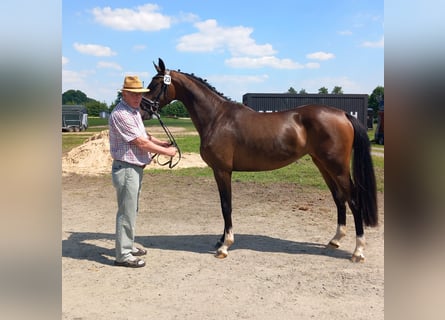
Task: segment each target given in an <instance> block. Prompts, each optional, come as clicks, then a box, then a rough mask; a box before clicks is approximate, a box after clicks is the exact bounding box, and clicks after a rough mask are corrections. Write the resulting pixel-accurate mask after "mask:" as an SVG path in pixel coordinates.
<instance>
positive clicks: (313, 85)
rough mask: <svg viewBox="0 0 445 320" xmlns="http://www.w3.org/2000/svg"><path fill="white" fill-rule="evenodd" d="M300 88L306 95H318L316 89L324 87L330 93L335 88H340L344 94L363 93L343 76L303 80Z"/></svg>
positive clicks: (356, 85) (354, 83) (355, 84)
mask: <svg viewBox="0 0 445 320" xmlns="http://www.w3.org/2000/svg"><path fill="white" fill-rule="evenodd" d="M300 86H301V87H302V88H305V89H306V91H307V92H308V93H318V89H320V88H321V87H326V88H328V90H329V92H331V90H332V89H334V87H335V86H339V87H341V88H342V90H343V92H344V93H363V90H362V88H361V87H360V86H359V85H358V84H357V83H356V82H354V81H353V80H351V79H349V78H348V77H345V76H343V77H335V78H332V77H324V78H316V79H308V80H303V81H301V83H300Z"/></svg>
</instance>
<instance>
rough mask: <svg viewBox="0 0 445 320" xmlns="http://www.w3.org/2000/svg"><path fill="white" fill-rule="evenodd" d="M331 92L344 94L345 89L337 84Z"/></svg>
mask: <svg viewBox="0 0 445 320" xmlns="http://www.w3.org/2000/svg"><path fill="white" fill-rule="evenodd" d="M331 94H343V90H342V89H341V87H339V86H335V87H334V89H332V91H331Z"/></svg>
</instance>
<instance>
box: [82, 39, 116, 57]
mask: <svg viewBox="0 0 445 320" xmlns="http://www.w3.org/2000/svg"><path fill="white" fill-rule="evenodd" d="M73 46H74V49H76V50H77V51H78V52H80V53H83V54H87V55H92V56H96V57H110V56H115V55H116V52H114V51H113V50H111V48H110V47H106V46H101V45H98V44H82V43H77V42H76V43H74V45H73Z"/></svg>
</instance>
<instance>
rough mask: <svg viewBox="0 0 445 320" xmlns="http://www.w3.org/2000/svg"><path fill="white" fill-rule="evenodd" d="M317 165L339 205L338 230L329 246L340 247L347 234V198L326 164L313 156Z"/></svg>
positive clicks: (337, 205)
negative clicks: (326, 167) (325, 166)
mask: <svg viewBox="0 0 445 320" xmlns="http://www.w3.org/2000/svg"><path fill="white" fill-rule="evenodd" d="M312 160H313V161H314V163H315V165H316V166H317V167H318V169H319V170H320V173H321V175H322V176H323V179H324V181H325V182H326V184H327V186H328V187H329V190H330V191H331V194H332V197H333V199H334V202H335V205H336V207H337V230H336V232H335V235H334V237H333V238H332V239H331V241H329V243H328V247H331V248H339V247H340V241H341V239H343V237H344V236H345V235H346V199H345V194H344V192H342V191H341V189H343V188H340V187H339V185H338V183H337V182H336V181H335V180H334V179H333V178H332V177H331V175H330V174H329V172H328V171H327V170H326V169H325V168H324V166H323V165H322V164H321V162H319V161H318V160H317V159H316V158H312Z"/></svg>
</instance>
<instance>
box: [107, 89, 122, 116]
mask: <svg viewBox="0 0 445 320" xmlns="http://www.w3.org/2000/svg"><path fill="white" fill-rule="evenodd" d="M121 99H122V91H118V92H117V96H116V100H114V102H113V103H111V105H110V108H109V111H110V112H111V111H112V110H113V109H114V107H115V106H117V104H118V103H119V102H120V101H121Z"/></svg>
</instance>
